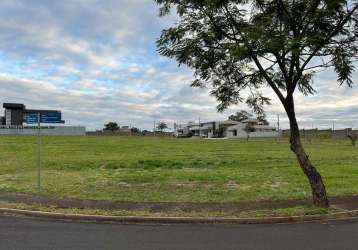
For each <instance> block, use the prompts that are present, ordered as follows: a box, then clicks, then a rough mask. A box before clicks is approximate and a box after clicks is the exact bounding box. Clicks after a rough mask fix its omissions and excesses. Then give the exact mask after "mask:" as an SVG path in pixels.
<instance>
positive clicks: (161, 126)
mask: <svg viewBox="0 0 358 250" xmlns="http://www.w3.org/2000/svg"><path fill="white" fill-rule="evenodd" d="M167 128H168V125H167V124H166V123H165V122H159V123H158V126H157V129H158V130H159V131H160V132H163V131H164V130H166V129H167Z"/></svg>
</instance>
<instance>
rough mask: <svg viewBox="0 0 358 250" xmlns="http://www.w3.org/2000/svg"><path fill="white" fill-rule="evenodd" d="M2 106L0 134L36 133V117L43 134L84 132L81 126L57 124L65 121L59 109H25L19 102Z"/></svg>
mask: <svg viewBox="0 0 358 250" xmlns="http://www.w3.org/2000/svg"><path fill="white" fill-rule="evenodd" d="M3 108H4V109H5V112H4V116H0V135H13V134H16V135H34V134H37V133H38V130H37V125H38V118H40V124H42V125H41V133H42V134H44V135H85V134H86V128H85V127H82V126H77V127H75V126H58V125H57V124H64V123H65V121H64V120H62V114H61V111H59V110H43V109H41V110H40V109H26V106H25V105H24V104H21V103H4V104H3ZM43 124H46V125H48V126H43ZM54 125H56V126H54Z"/></svg>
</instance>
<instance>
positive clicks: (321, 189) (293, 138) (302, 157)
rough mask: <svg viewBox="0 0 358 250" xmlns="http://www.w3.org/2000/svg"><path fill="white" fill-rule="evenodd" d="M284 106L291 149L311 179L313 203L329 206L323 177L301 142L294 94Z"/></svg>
mask: <svg viewBox="0 0 358 250" xmlns="http://www.w3.org/2000/svg"><path fill="white" fill-rule="evenodd" d="M284 106H285V109H286V113H287V115H288V118H289V120H290V129H291V135H290V144H291V150H292V151H293V152H294V153H295V155H296V157H297V160H298V162H299V164H300V167H301V169H302V170H303V172H304V173H305V175H306V176H307V178H308V180H309V183H310V185H311V191H312V196H313V204H314V205H316V206H320V207H328V206H329V201H328V198H327V194H326V188H325V186H324V183H323V180H322V177H321V175H320V174H319V173H318V171H317V169H316V168H315V167H314V166H312V164H311V161H310V159H309V157H308V155H307V154H306V152H305V150H304V148H303V145H302V142H301V137H300V131H299V128H298V123H297V120H296V114H295V105H294V101H293V96H290V97H287V99H286V103H285V105H284Z"/></svg>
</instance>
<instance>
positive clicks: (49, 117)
mask: <svg viewBox="0 0 358 250" xmlns="http://www.w3.org/2000/svg"><path fill="white" fill-rule="evenodd" d="M25 122H26V123H27V124H33V123H38V113H37V112H31V113H26V115H25ZM40 122H41V123H64V121H62V119H61V112H56V111H48V112H40Z"/></svg>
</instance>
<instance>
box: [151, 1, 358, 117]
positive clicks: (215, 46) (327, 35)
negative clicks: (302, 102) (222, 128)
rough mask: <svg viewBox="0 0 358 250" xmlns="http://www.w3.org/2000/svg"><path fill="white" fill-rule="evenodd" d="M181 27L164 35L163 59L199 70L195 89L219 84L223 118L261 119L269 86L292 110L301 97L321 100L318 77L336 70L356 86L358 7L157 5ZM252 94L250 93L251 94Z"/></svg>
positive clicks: (272, 3) (318, 3) (218, 3)
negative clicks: (232, 108)
mask: <svg viewBox="0 0 358 250" xmlns="http://www.w3.org/2000/svg"><path fill="white" fill-rule="evenodd" d="M156 2H157V3H159V4H160V6H161V9H160V14H161V15H166V14H168V13H169V11H170V9H171V8H172V7H173V6H175V7H176V10H177V14H178V15H179V17H180V21H179V22H177V24H176V25H174V26H173V27H170V28H168V29H165V30H163V33H162V35H161V37H160V39H159V40H158V48H159V52H160V53H161V54H162V55H165V56H169V57H173V58H175V59H176V60H177V61H178V62H179V63H180V64H186V65H188V66H189V67H191V68H193V69H194V70H195V75H196V76H197V78H196V80H195V81H194V82H193V83H192V85H193V86H205V85H206V84H208V83H211V87H212V91H211V94H212V95H214V96H215V97H216V98H217V99H218V100H219V101H220V105H219V106H218V109H219V110H223V109H225V108H227V107H228V106H229V105H231V104H238V103H239V102H243V101H246V103H247V104H248V105H250V106H252V107H254V108H255V109H256V111H258V112H261V111H262V106H263V105H264V104H268V103H269V101H270V100H269V99H268V98H267V95H265V94H266V93H262V91H260V88H262V87H265V86H269V87H271V89H272V90H273V91H274V92H275V93H276V95H277V96H278V97H279V99H280V100H281V102H283V103H286V102H287V101H286V99H287V98H286V97H285V93H286V96H291V95H292V94H293V93H294V91H295V90H296V89H298V90H299V91H301V92H302V93H303V94H306V95H308V94H314V93H315V89H314V87H313V76H314V75H315V74H316V73H317V70H319V69H324V68H327V67H334V69H335V71H336V72H337V76H338V82H339V83H340V84H347V85H348V86H352V84H353V81H352V78H351V77H352V72H353V70H354V64H353V62H352V61H353V60H355V59H356V58H357V51H358V49H357V35H358V25H357V11H356V10H357V1H342V0H325V1H320V0H290V1H284V0H267V1H262V0H256V1H243V0H231V1H229V0H182V1H178V0H156ZM244 90H249V91H247V92H245V91H244Z"/></svg>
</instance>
